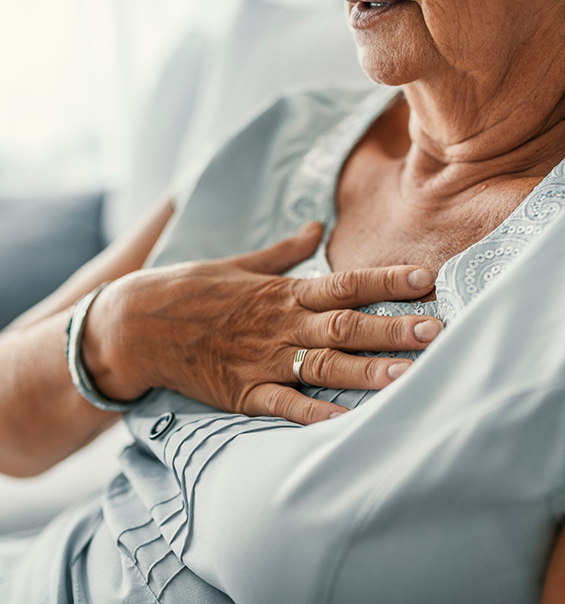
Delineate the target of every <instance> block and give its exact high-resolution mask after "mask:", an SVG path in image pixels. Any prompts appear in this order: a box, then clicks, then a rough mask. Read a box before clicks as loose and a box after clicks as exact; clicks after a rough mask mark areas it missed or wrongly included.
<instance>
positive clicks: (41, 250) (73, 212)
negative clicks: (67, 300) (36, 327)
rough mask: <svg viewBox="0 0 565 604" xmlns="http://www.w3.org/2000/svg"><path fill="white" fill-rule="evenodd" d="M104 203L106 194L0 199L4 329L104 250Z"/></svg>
mask: <svg viewBox="0 0 565 604" xmlns="http://www.w3.org/2000/svg"><path fill="white" fill-rule="evenodd" d="M102 199H103V195H102V194H94V195H82V196H72V197H63V198H61V197H59V198H55V199H13V198H10V199H6V198H0V328H2V327H5V326H6V325H7V324H8V323H9V322H10V321H12V320H13V319H15V318H16V317H17V316H18V315H20V314H21V313H22V312H24V311H25V310H27V309H28V308H30V307H31V306H33V305H34V304H35V303H37V302H39V301H40V300H42V299H43V298H45V297H46V296H48V295H49V294H50V293H52V292H53V291H54V290H55V289H56V288H57V287H59V285H61V284H62V283H63V282H64V281H65V280H66V279H67V278H68V277H69V276H70V275H71V274H72V273H73V272H74V271H75V270H77V269H78V268H79V267H80V266H82V265H83V264H84V263H85V262H87V261H88V260H90V259H91V258H92V257H93V256H95V255H96V254H97V253H98V252H99V251H100V250H101V249H102V248H103V247H104V242H103V240H102V237H101V230H100V217H101V208H102Z"/></svg>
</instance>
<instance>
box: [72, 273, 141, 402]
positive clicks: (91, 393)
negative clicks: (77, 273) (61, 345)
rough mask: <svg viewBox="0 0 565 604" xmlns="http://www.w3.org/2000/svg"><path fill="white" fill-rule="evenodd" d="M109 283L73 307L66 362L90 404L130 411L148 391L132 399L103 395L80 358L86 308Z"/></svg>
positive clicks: (77, 386)
mask: <svg viewBox="0 0 565 604" xmlns="http://www.w3.org/2000/svg"><path fill="white" fill-rule="evenodd" d="M107 285H109V283H103V284H102V285H100V286H99V287H97V288H96V289H95V290H94V291H93V292H91V293H90V294H88V295H86V296H84V298H81V299H80V300H79V301H78V302H77V303H76V304H75V307H74V310H73V314H72V316H71V320H70V321H69V326H68V328H67V333H68V335H69V338H68V340H67V364H68V366H69V371H70V373H71V379H72V381H73V384H74V386H75V388H76V389H77V390H78V392H79V394H80V395H81V396H82V397H83V398H85V399H86V400H87V401H88V402H89V403H90V404H91V405H93V406H94V407H96V408H97V409H102V410H103V411H114V412H117V413H124V412H126V411H130V410H131V408H132V405H134V404H135V403H138V402H140V401H142V400H143V399H144V398H145V397H146V396H147V395H148V394H149V393H146V394H144V395H143V396H142V397H140V398H138V399H136V400H133V401H127V402H124V401H114V400H112V399H109V398H106V397H105V396H103V395H102V394H101V393H100V392H98V390H97V389H96V387H95V386H94V384H93V383H92V379H91V377H90V376H89V375H88V372H87V370H86V368H85V366H84V363H83V360H82V349H81V343H82V336H83V333H84V327H85V325H86V317H87V315H88V309H89V308H90V306H91V304H92V303H93V302H94V300H96V297H97V296H98V294H100V292H101V291H102V290H103V289H104V288H105V287H106V286H107Z"/></svg>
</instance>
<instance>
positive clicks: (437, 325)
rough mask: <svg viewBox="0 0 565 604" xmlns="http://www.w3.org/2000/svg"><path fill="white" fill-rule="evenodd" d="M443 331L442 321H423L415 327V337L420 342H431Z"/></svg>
mask: <svg viewBox="0 0 565 604" xmlns="http://www.w3.org/2000/svg"><path fill="white" fill-rule="evenodd" d="M442 331H443V323H442V322H441V321H433V320H431V319H430V320H428V321H422V322H421V323H418V324H417V325H416V327H414V335H415V336H416V339H417V340H418V341H419V342H431V341H432V340H433V339H434V338H435V337H437V336H438V335H439V334H440V333H441V332H442Z"/></svg>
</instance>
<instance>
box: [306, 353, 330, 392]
mask: <svg viewBox="0 0 565 604" xmlns="http://www.w3.org/2000/svg"><path fill="white" fill-rule="evenodd" d="M311 353H314V351H311ZM309 354H310V353H309ZM306 358H308V357H306ZM308 360H309V363H308V374H309V375H308V380H309V381H311V383H312V384H314V385H316V386H322V385H323V384H326V383H327V382H328V377H329V376H330V375H331V374H332V372H333V370H334V368H335V364H336V353H335V351H334V350H331V349H330V348H324V349H322V350H316V351H315V353H314V354H311V357H310V359H308Z"/></svg>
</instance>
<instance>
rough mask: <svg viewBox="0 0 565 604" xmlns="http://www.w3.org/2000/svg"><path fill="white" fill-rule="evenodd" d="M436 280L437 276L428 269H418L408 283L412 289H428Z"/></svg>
mask: <svg viewBox="0 0 565 604" xmlns="http://www.w3.org/2000/svg"><path fill="white" fill-rule="evenodd" d="M435 280H436V277H435V275H434V274H433V273H432V271H431V270H429V269H427V268H417V269H416V270H415V271H412V272H411V273H410V274H409V275H408V283H409V285H410V287H411V288H412V289H416V290H420V289H428V288H430V287H431V286H432V285H433V284H434V281H435Z"/></svg>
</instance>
